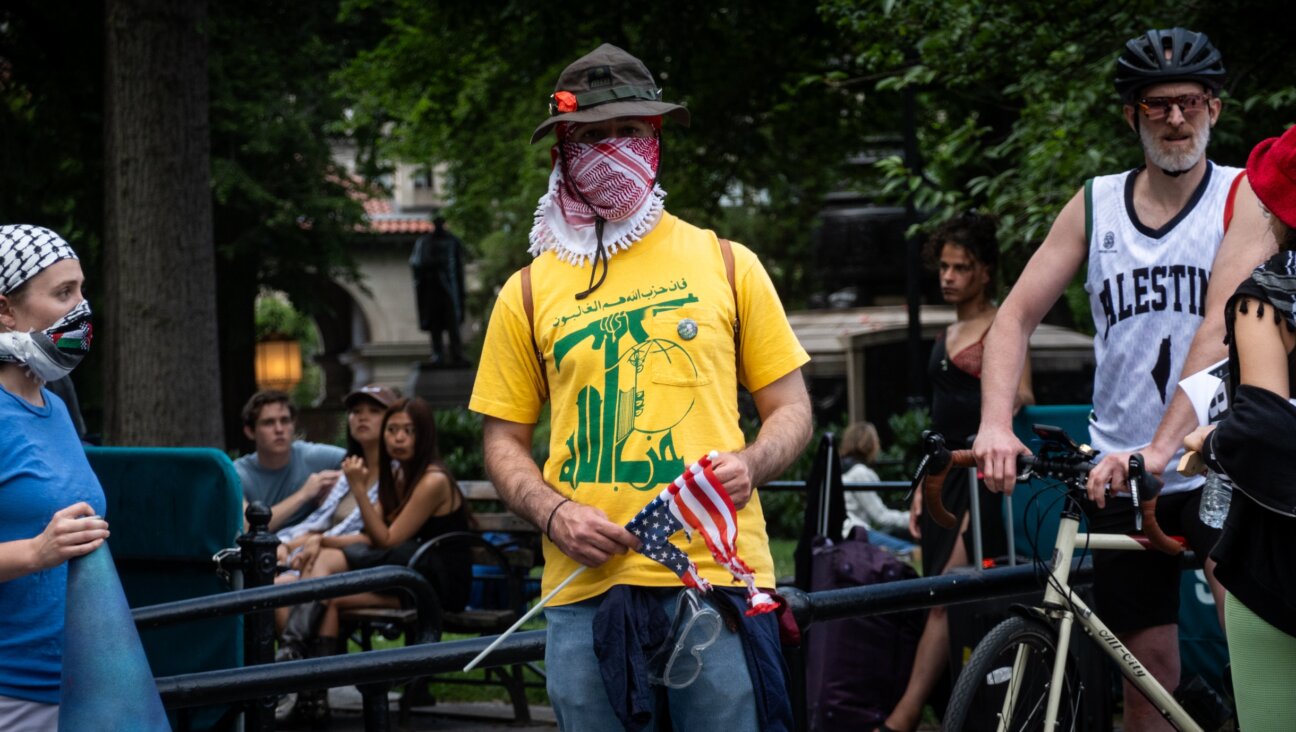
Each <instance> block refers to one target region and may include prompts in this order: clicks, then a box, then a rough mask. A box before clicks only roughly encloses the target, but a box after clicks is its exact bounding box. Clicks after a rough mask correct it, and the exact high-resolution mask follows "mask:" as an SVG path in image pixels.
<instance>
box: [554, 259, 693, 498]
mask: <svg viewBox="0 0 1296 732" xmlns="http://www.w3.org/2000/svg"><path fill="white" fill-rule="evenodd" d="M687 286H688V284H687V282H685V281H683V280H680V281H677V282H673V283H671V285H670V286H669V287H666V286H658V287H655V288H647V289H636V290H635V291H634V292H632V293H630V295H628V296H627V295H622V296H621V297H620V298H619V299H617V300H614V301H611V302H606V303H605V302H603V301H602V300H595V301H593V302H590V303H587V304H584V305H583V306H582V307H581V308H580V311H579V312H577V313H573V314H571V315H568V316H560V317H559V318H556V319H555V320H554V325H555V327H556V326H558V325H560V324H562V323H565V322H567V321H568V320H573V319H575V320H578V326H577V328H576V329H575V330H573V331H571V332H569V333H567V334H566V335H564V336H562V337H561V338H559V339H558V340H557V342H556V343H555V344H554V367H555V368H556V369H557V370H558V371H559V372H561V371H562V368H563V364H564V361H565V359H566V357H567V356H568V355H569V354H571V352H572V350H573V349H576V348H578V347H579V348H586V347H588V348H589V349H590V350H591V351H593V352H594V353H595V354H597V353H600V352H601V353H602V355H603V383H602V389H600V388H599V385H598V384H597V383H590V384H587V385H585V386H583V387H581V389H580V390H579V391H578V392H577V394H576V412H577V423H576V427H575V429H574V430H573V431H572V432H571V434H569V435H568V437H567V441H566V442H567V448H568V450H569V452H570V454H571V457H569V458H568V459H567V460H566V461H564V462H563V464H562V467H561V469H560V471H559V479H560V480H562V481H564V482H566V483H567V484H568V485H570V486H571V487H572V489H573V490H575V489H578V488H579V487H580V486H581V484H582V483H602V484H610V485H613V486H614V489H615V486H616V485H617V484H620V483H625V484H629V485H630V486H631V487H633V488H635V489H637V490H651V489H652V488H653V487H655V486H659V485H662V484H665V483H668V482H670V481H672V480H674V479H675V477H676V476H678V475H679V474H680V473H681V472H683V470H684V460H683V458H681V457H680V455H679V454H678V453H677V452H676V449H675V440H674V435H673V434H672V429H673V428H674V427H675V426H676V425H678V424H679V423H680V422H681V421H683V419H684V417H685V416H687V415H688V413H689V412H690V411H692V409H693V405H694V403H695V399H694V397H693V396H692V395H690V396H689V397H688V398H687V399H679V398H671V399H667V398H664V396H663V395H660V394H654V393H653V392H654V390H653V389H652V388H651V385H652V384H654V383H659V384H660V383H670V382H671V381H672V380H673V381H674V382H676V383H680V384H699V385H700V382H699V380H698V379H699V375H698V370H697V365H696V363H695V362H694V359H693V357H692V356H691V355H689V352H688V351H687V350H686V349H685V348H684V347H683V346H682V345H681V344H680V343H678V342H676V341H674V340H671V339H669V338H664V337H660V336H659V335H654V333H650V329H649V328H648V327H646V326H647V324H648V323H651V322H652V320H653V319H654V318H655V317H657V316H660V315H662V314H664V313H670V312H672V311H675V310H678V309H679V308H681V307H684V306H687V305H690V304H692V303H696V302H697V301H698V298H697V296H696V295H693V294H692V293H686V292H683V291H684V290H685V288H687ZM670 293H679V295H680V296H677V297H670ZM645 300H647V301H650V302H648V304H645V305H638V306H636V304H637V303H640V302H644V301H645ZM627 303H629V304H630V305H631V306H630V307H627V308H623V309H620V310H616V311H614V312H613V311H611V309H612V308H619V307H621V306H623V305H625V304H627ZM586 317H588V318H590V322H588V323H586V324H584V325H580V324H579V319H582V318H586ZM567 363H568V364H569V365H570V364H571V363H572V362H571V361H567ZM658 375H665V377H664V378H662V377H660V376H658ZM672 377H674V378H673V379H672ZM672 397H677V393H676V394H672Z"/></svg>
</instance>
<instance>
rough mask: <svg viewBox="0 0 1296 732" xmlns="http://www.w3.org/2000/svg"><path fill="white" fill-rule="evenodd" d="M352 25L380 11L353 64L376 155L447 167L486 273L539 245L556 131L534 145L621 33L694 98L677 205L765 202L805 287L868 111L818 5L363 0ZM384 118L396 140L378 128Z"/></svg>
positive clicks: (786, 268)
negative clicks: (837, 74) (807, 263)
mask: <svg viewBox="0 0 1296 732" xmlns="http://www.w3.org/2000/svg"><path fill="white" fill-rule="evenodd" d="M343 17H344V18H346V19H348V22H353V21H355V19H357V18H369V17H380V18H381V19H382V21H383V22H385V24H386V34H385V35H384V36H383V37H382V38H381V40H380V41H379V42H378V43H377V44H376V45H375V46H374V47H373V48H371V49H368V50H366V51H365V52H363V53H361V54H359V55H358V56H357V57H356V59H355V61H354V62H353V63H351V64H350V65H349V66H348V68H347V69H346V70H345V71H344V72H343V73H342V74H341V75H340V76H339V80H340V81H341V82H342V85H343V88H344V89H345V92H346V94H347V95H348V96H351V97H354V98H355V100H356V103H355V106H354V107H353V109H352V113H353V114H352V116H351V117H350V120H351V124H352V129H353V130H354V131H355V132H356V133H357V134H358V135H371V136H372V137H371V141H372V149H373V150H374V151H375V152H374V153H372V154H371V155H370V156H369V158H370V159H373V160H378V159H394V158H403V159H408V160H417V161H427V162H438V161H444V162H446V163H447V164H448V165H449V170H450V186H451V193H452V204H451V207H450V209H449V211H448V215H449V217H450V218H451V219H452V220H453V221H455V222H456V224H457V226H456V228H457V230H459V231H460V232H462V233H463V234H464V235H465V237H466V238H467V239H469V240H471V241H473V242H474V243H475V244H476V246H477V247H478V248H479V250H480V251H481V252H482V255H483V256H482V259H483V264H484V266H485V268H486V270H487V271H486V272H485V279H486V282H487V283H488V286H497V285H499V284H501V283H502V282H503V280H504V278H505V277H506V276H507V274H508V273H509V272H511V271H512V270H514V269H516V268H517V267H518V266H520V265H521V264H523V263H524V262H525V261H526V259H527V257H526V255H525V251H526V247H527V239H526V236H527V232H528V231H529V230H530V228H531V224H532V219H533V214H534V211H535V205H536V200H537V199H538V198H539V196H540V195H541V193H543V192H544V189H545V185H546V181H547V178H548V174H549V170H550V150H549V149H550V145H551V142H552V138H549V139H548V140H547V141H546V142H544V143H541V144H537V145H534V146H528V145H527V140H528V139H529V138H530V135H531V132H532V130H533V129H534V128H535V126H536V125H537V124H539V123H540V122H541V121H542V120H543V119H544V118H545V117H546V116H547V115H548V111H547V106H546V105H547V102H548V98H549V94H550V93H551V92H552V91H553V83H554V81H555V80H556V79H557V77H558V74H559V72H560V71H561V70H562V68H563V67H564V66H565V65H566V64H568V63H570V62H571V61H573V60H575V59H576V57H578V56H580V55H581V54H584V53H586V52H588V51H590V50H592V49H593V48H595V47H596V46H597V45H598V44H599V43H601V42H604V41H606V42H610V43H615V44H617V45H620V46H622V47H623V48H626V49H627V50H629V51H630V52H631V53H634V54H635V55H637V56H639V57H640V58H642V59H643V60H644V61H645V63H647V65H648V66H649V68H650V69H652V70H653V72H654V73H655V74H656V76H657V79H658V83H659V84H661V85H662V86H663V87H664V89H665V97H666V98H667V99H668V100H671V101H676V102H680V103H683V104H685V105H687V106H688V107H689V109H690V111H691V113H692V117H693V124H692V127H691V128H688V129H684V128H682V127H679V126H673V125H671V123H669V122H668V123H667V129H666V130H665V134H664V143H663V145H664V146H663V157H662V172H661V177H662V181H663V186H664V187H665V188H666V190H667V191H668V192H669V193H670V198H669V200H668V206H669V208H670V209H671V210H672V211H674V212H675V213H677V214H680V215H682V216H685V217H687V218H689V219H690V220H692V221H694V222H696V223H699V224H704V225H709V226H716V227H719V228H722V229H725V231H726V233H731V232H730V230H729V229H728V228H727V227H726V226H725V225H726V221H725V214H724V212H723V210H722V207H721V205H720V203H721V200H722V199H726V200H727V201H728V202H734V203H744V202H745V203H751V204H753V205H754V206H755V209H756V211H757V212H758V215H759V220H758V222H755V223H750V224H748V225H746V226H744V227H742V228H743V231H744V233H746V232H750V234H751V236H750V238H749V239H748V242H747V243H750V244H752V245H753V246H754V247H755V248H756V250H757V251H758V252H760V253H761V254H763V255H765V256H767V257H769V258H770V259H771V260H772V261H775V262H781V263H782V266H781V267H778V268H775V271H774V274H775V278H776V280H778V281H779V284H780V285H781V286H782V287H783V288H784V290H785V291H796V290H797V287H795V286H796V285H797V284H798V279H799V278H800V277H801V276H802V269H801V267H800V264H799V262H800V260H801V259H802V255H804V253H805V252H806V249H807V247H808V245H809V241H810V231H809V227H808V226H807V225H806V224H807V222H809V221H811V219H812V218H813V214H814V212H815V211H817V210H818V208H819V207H820V206H821V204H822V199H823V195H824V194H825V193H826V192H828V191H829V190H832V189H833V188H834V187H835V186H836V185H838V183H839V182H840V178H841V176H842V175H844V170H845V161H846V157H847V154H848V153H849V152H850V151H851V150H852V149H853V148H854V147H855V146H856V137H855V133H854V132H852V129H854V127H855V125H856V123H857V122H858V120H857V119H856V115H859V114H863V110H861V109H859V108H858V106H857V105H855V104H854V103H853V99H852V98H851V94H850V92H849V91H847V90H843V89H841V88H838V87H836V86H834V85H831V84H828V83H825V82H824V79H825V77H826V75H827V74H829V73H830V72H831V71H832V70H833V69H834V68H836V66H837V65H838V51H837V47H838V46H839V45H840V40H839V39H838V38H837V37H836V34H835V32H834V31H833V29H832V28H830V27H827V26H825V24H824V23H823V21H822V20H821V18H820V17H819V15H818V13H817V12H816V9H815V7H814V6H813V5H812V4H809V3H763V2H755V1H754V0H748V1H746V2H743V1H737V0H724V1H720V2H711V3H682V2H665V3H637V2H635V3H632V2H626V1H624V0H614V1H613V2H608V3H598V4H591V5H584V6H582V5H572V4H569V5H565V6H562V8H561V9H556V8H555V7H554V6H553V5H551V4H545V3H529V2H517V1H514V2H503V3H498V4H496V5H494V6H493V7H492V8H491V9H489V10H485V9H483V8H482V6H481V5H480V4H476V3H463V2H453V1H452V0H437V1H433V2H427V1H425V0H396V1H395V2H381V3H379V2H373V0H349V1H348V2H346V3H345V4H344V6H343ZM377 131H382V132H383V133H384V134H383V136H382V137H378V136H376V135H375V134H374V133H376V132H377Z"/></svg>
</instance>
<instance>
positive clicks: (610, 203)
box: [529, 137, 666, 265]
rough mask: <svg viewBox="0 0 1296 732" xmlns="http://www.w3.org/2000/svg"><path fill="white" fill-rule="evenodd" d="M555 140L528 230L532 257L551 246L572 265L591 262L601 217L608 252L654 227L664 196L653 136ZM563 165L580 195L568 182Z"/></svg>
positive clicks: (657, 147)
mask: <svg viewBox="0 0 1296 732" xmlns="http://www.w3.org/2000/svg"><path fill="white" fill-rule="evenodd" d="M558 144H559V145H562V149H561V150H559V149H558V146H557V145H555V146H554V167H553V171H552V172H551V173H550V174H549V190H548V192H546V193H545V195H543V196H541V197H540V202H539V205H538V206H537V207H536V213H535V225H534V226H532V228H531V236H530V241H531V246H530V249H529V251H530V252H531V255H532V256H539V255H540V254H542V253H544V252H546V251H549V250H553V251H554V252H555V253H557V255H558V257H559V258H560V259H563V260H564V261H567V262H570V263H572V264H575V265H582V264H584V263H585V262H586V260H587V259H588V260H593V259H594V258H595V256H596V255H597V253H598V233H597V227H596V222H597V217H602V218H603V220H604V224H603V246H604V248H605V249H606V253H607V254H609V255H610V254H612V253H614V252H616V251H618V250H619V249H624V248H626V247H629V246H630V245H631V244H633V243H634V242H636V241H638V240H639V239H640V238H641V237H643V235H644V234H647V233H648V232H649V231H652V229H653V227H654V226H656V225H657V220H658V219H659V218H661V212H662V208H663V205H662V200H663V199H664V198H665V197H666V192H665V191H664V190H662V188H661V186H659V185H657V184H656V180H657V164H658V161H659V159H660V150H661V147H660V145H659V144H658V140H657V138H655V137H615V138H610V139H607V140H600V141H599V142H595V143H580V142H560V143H558ZM564 157H565V158H566V161H565V162H566V165H565V166H564V165H563V158H564ZM564 167H565V168H566V170H568V171H570V173H571V179H572V184H573V185H575V186H576V188H578V189H579V194H578V193H577V192H576V191H574V190H572V187H571V185H568V184H567V181H566V176H565V175H564ZM582 197H583V200H582ZM587 202H588V203H587Z"/></svg>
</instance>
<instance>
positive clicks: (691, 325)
mask: <svg viewBox="0 0 1296 732" xmlns="http://www.w3.org/2000/svg"><path fill="white" fill-rule="evenodd" d="M675 330H676V331H677V332H679V334H680V338H683V339H684V340H686V341H691V340H693V339H694V338H696V337H697V334H698V326H697V321H696V320H694V319H692V318H684V319H683V320H681V321H680V322H679V325H678V326H677V327H676V328H675Z"/></svg>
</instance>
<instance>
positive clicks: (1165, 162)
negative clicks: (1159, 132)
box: [1139, 122, 1210, 173]
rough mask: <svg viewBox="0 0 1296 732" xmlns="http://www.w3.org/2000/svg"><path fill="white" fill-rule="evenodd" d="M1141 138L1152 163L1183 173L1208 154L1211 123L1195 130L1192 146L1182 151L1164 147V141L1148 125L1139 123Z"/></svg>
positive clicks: (1172, 171) (1162, 168)
mask: <svg viewBox="0 0 1296 732" xmlns="http://www.w3.org/2000/svg"><path fill="white" fill-rule="evenodd" d="M1139 139H1140V140H1141V141H1142V142H1143V152H1144V153H1145V154H1146V155H1147V157H1148V159H1149V160H1151V161H1152V164H1153V165H1155V166H1157V167H1158V168H1160V169H1161V170H1163V171H1169V172H1171V173H1183V172H1185V171H1187V170H1189V169H1191V168H1192V167H1193V166H1194V165H1196V164H1197V161H1199V160H1201V159H1202V156H1203V155H1205V154H1206V144H1207V143H1209V142H1210V123H1209V122H1205V123H1204V124H1202V125H1201V126H1200V127H1197V128H1196V130H1195V131H1194V132H1193V136H1192V146H1191V147H1189V148H1188V149H1187V150H1184V151H1182V152H1172V151H1169V150H1165V149H1162V141H1161V140H1159V139H1157V138H1156V137H1154V136H1153V135H1152V132H1151V131H1150V130H1149V129H1148V128H1147V125H1139Z"/></svg>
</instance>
